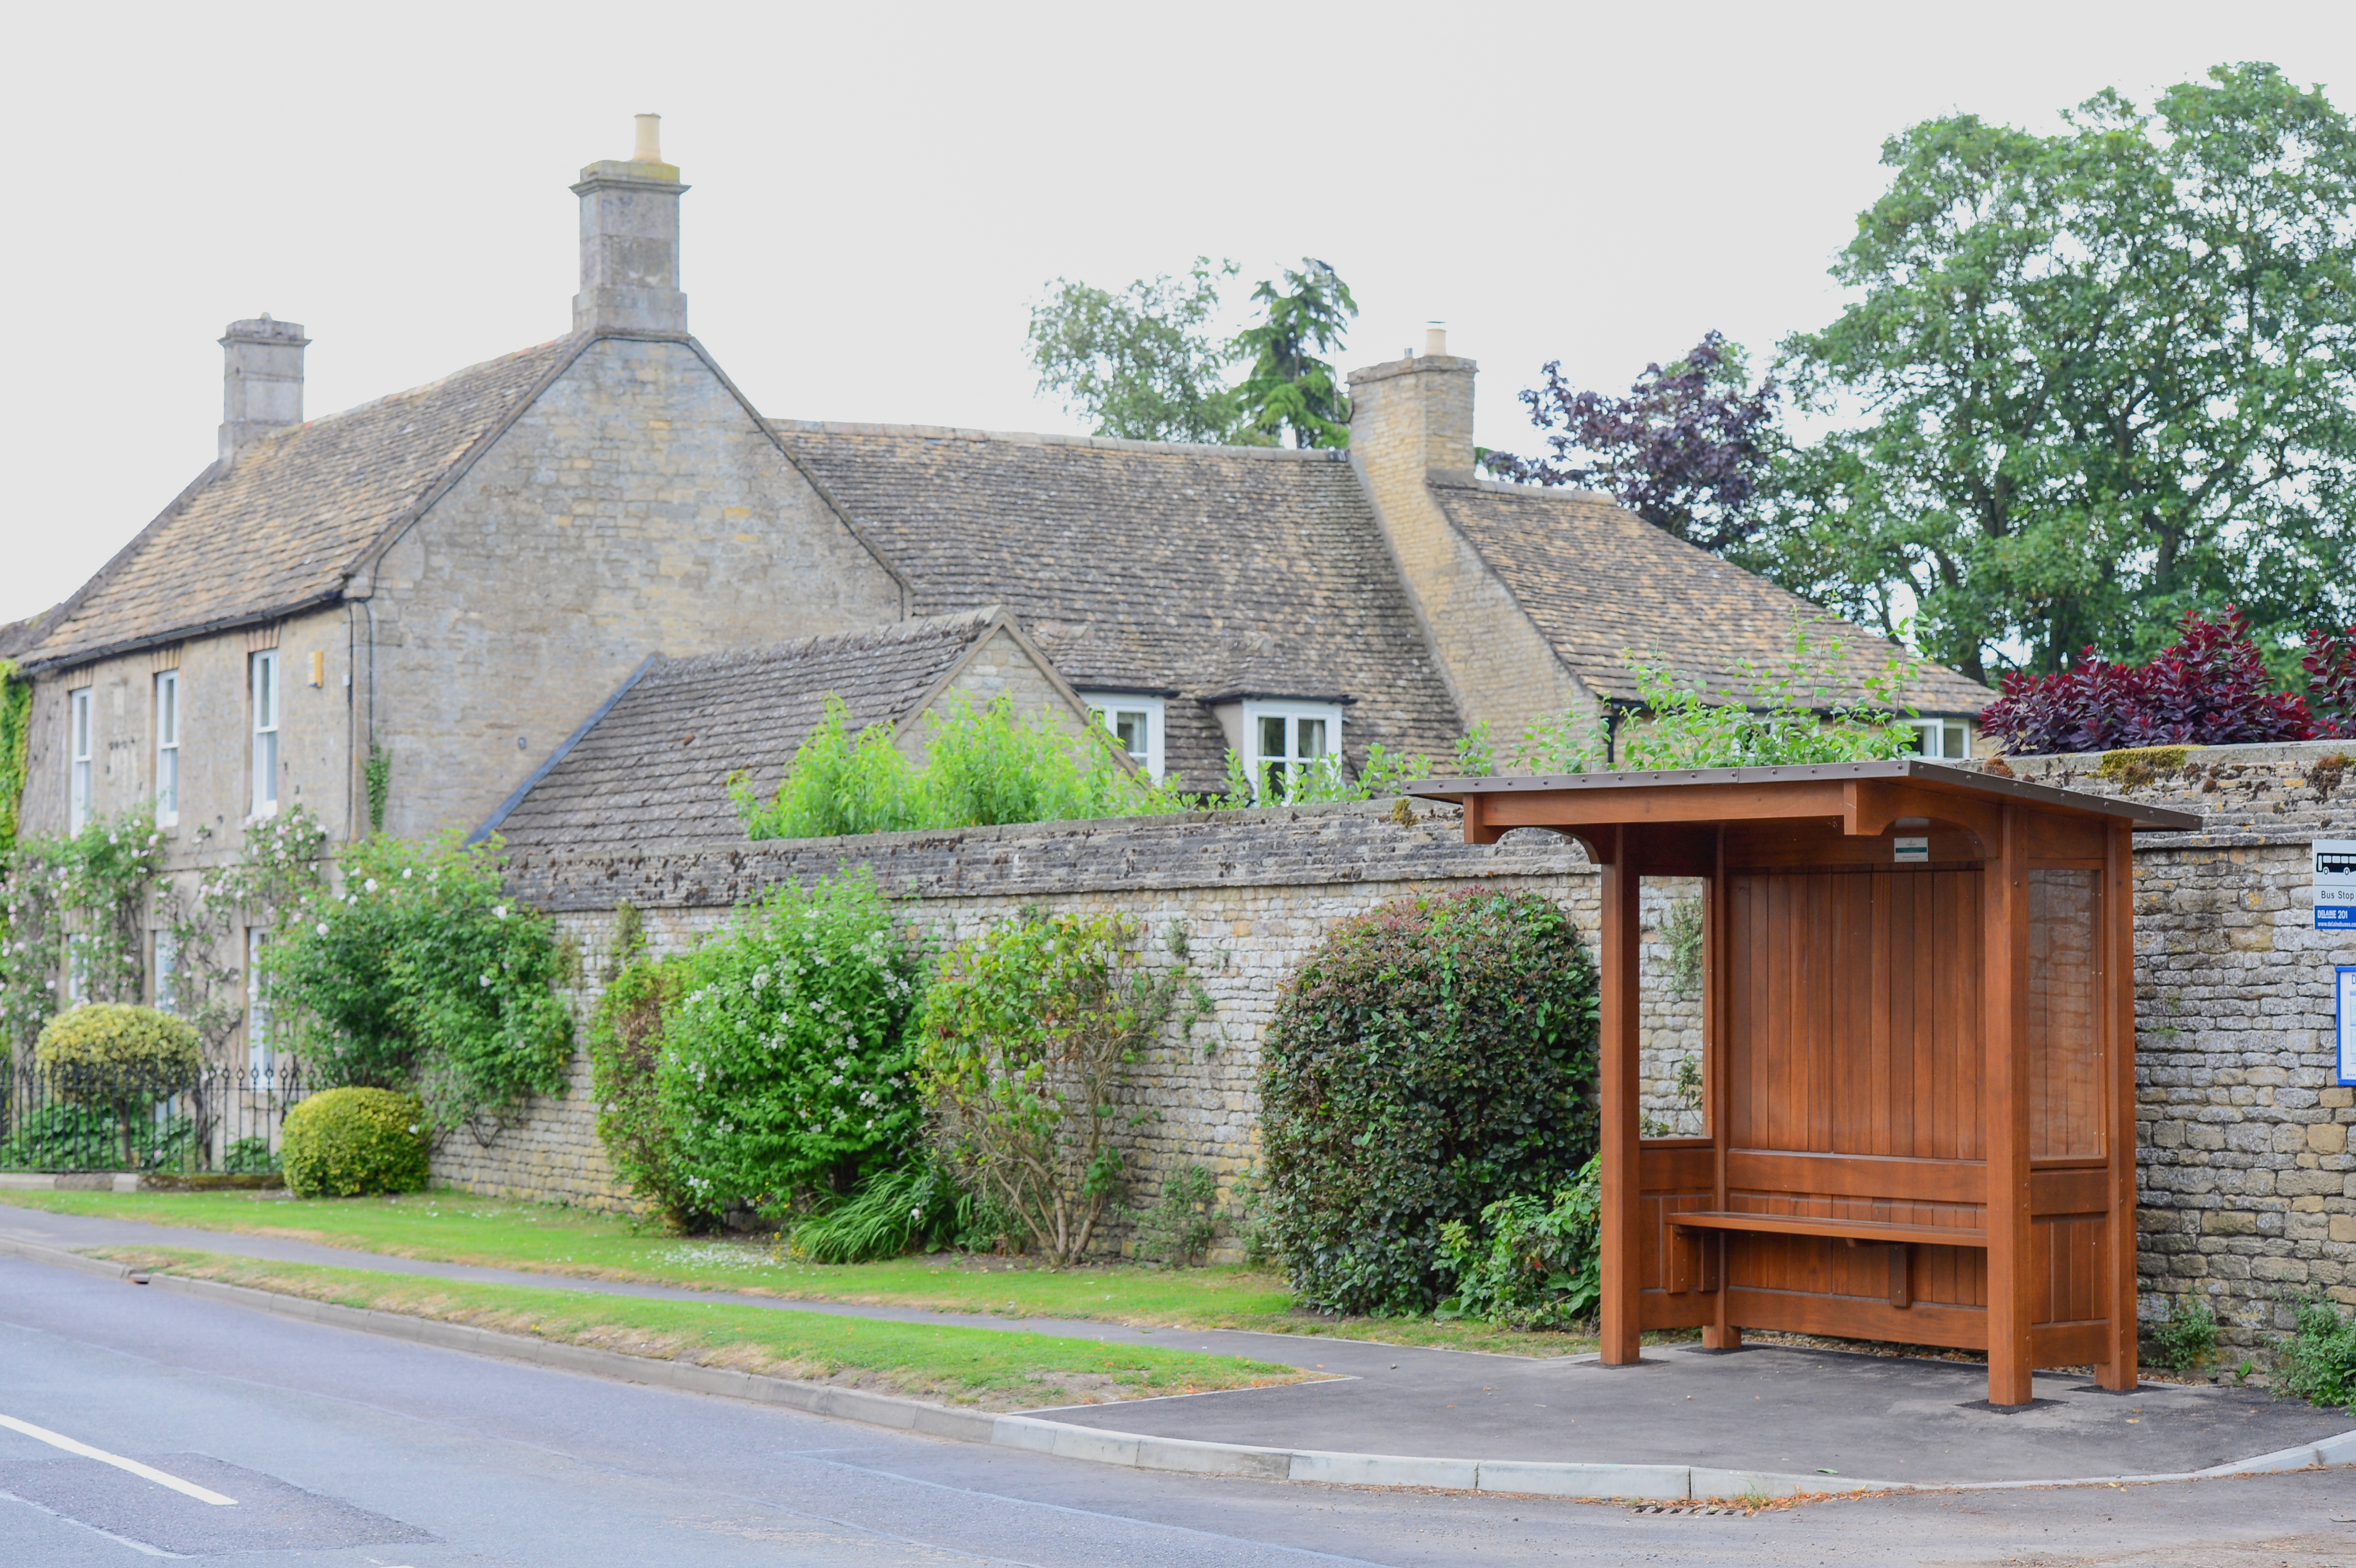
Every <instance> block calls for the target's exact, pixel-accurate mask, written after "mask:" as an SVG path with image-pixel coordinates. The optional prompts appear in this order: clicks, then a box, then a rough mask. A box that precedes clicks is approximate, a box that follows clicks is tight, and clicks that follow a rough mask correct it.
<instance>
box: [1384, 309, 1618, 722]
mask: <svg viewBox="0 0 2356 1568" xmlns="http://www.w3.org/2000/svg"><path fill="white" fill-rule="evenodd" d="M1479 369H1480V367H1479V366H1478V365H1476V364H1474V363H1473V362H1472V360H1470V359H1460V358H1456V357H1451V355H1450V354H1449V352H1448V328H1447V326H1446V325H1444V324H1442V323H1440V322H1436V321H1435V322H1433V323H1431V324H1430V326H1429V327H1427V328H1426V329H1425V332H1424V351H1423V352H1422V353H1421V354H1418V355H1412V356H1409V357H1405V358H1400V359H1394V360H1392V361H1390V362H1389V363H1388V364H1385V365H1375V366H1371V367H1369V368H1366V369H1364V370H1356V371H1353V372H1352V373H1351V376H1350V464H1351V466H1352V467H1354V468H1355V469H1356V470H1357V471H1358V477H1359V481H1360V483H1362V484H1363V485H1365V488H1366V495H1367V497H1368V498H1369V499H1370V500H1372V501H1373V503H1374V507H1375V516H1376V519H1377V520H1378V521H1379V522H1380V523H1381V524H1382V528H1383V535H1384V538H1385V539H1387V540H1388V541H1389V544H1390V547H1391V554H1392V556H1393V557H1394V558H1395V559H1396V560H1398V567H1399V575H1400V576H1401V577H1402V578H1403V579H1405V581H1406V583H1407V590H1408V598H1409V599H1410V600H1411V601H1412V602H1413V603H1414V605H1415V610H1416V614H1417V616H1418V618H1419V619H1420V620H1421V622H1422V623H1423V632H1424V637H1425V640H1426V641H1427V642H1428V643H1429V644H1430V647H1431V650H1432V652H1433V653H1434V654H1435V655H1436V656H1438V659H1439V663H1440V676H1441V678H1443V679H1444V680H1445V681H1446V682H1447V683H1448V688H1449V692H1450V694H1451V696H1453V697H1454V698H1455V699H1456V707H1457V711H1458V712H1459V713H1460V714H1462V716H1463V720H1464V722H1465V724H1466V725H1467V726H1468V727H1469V726H1471V725H1473V724H1479V723H1483V722H1485V723H1487V724H1488V725H1489V726H1490V735H1491V738H1492V740H1493V741H1498V742H1504V743H1505V744H1506V745H1507V746H1510V743H1511V742H1512V741H1514V740H1515V738H1517V737H1518V736H1520V735H1521V733H1522V732H1523V731H1524V730H1526V728H1527V727H1528V725H1529V723H1530V721H1531V720H1534V719H1538V718H1541V717H1544V718H1554V717H1557V716H1559V715H1560V714H1562V713H1563V712H1564V711H1565V710H1566V709H1569V708H1570V707H1572V706H1573V705H1579V706H1582V707H1587V706H1591V705H1592V701H1593V699H1592V698H1591V697H1590V696H1589V695H1588V694H1586V692H1585V691H1584V689H1583V688H1581V687H1580V684H1579V683H1578V682H1577V681H1576V680H1575V679H1574V678H1573V677H1572V676H1571V674H1570V672H1569V669H1568V668H1567V667H1565V666H1564V665H1563V663H1562V660H1561V658H1560V656H1558V654H1557V653H1556V652H1555V651H1554V647H1553V645H1552V644H1550V643H1549V642H1547V639H1546V636H1545V635H1544V634H1542V633H1541V632H1540V631H1539V630H1538V627H1537V623H1535V622H1534V621H1532V620H1531V619H1530V616H1529V614H1528V613H1527V612H1526V611H1525V610H1524V609H1523V608H1522V605H1521V603H1520V601H1518V600H1517V599H1516V598H1515V596H1514V593H1513V591H1512V589H1510V588H1509V587H1508V586H1506V584H1505V581H1504V580H1503V579H1502V578H1500V577H1499V576H1498V575H1497V573H1496V571H1495V570H1494V568H1493V567H1491V566H1490V565H1489V563H1488V562H1487V561H1486V560H1483V557H1482V555H1481V552H1480V551H1479V550H1478V549H1475V548H1474V547H1473V545H1472V540H1471V539H1468V538H1467V537H1466V536H1465V534H1464V532H1463V530H1462V528H1458V527H1457V525H1456V523H1455V521H1454V519H1452V518H1451V517H1450V516H1449V504H1450V502H1451V499H1453V500H1456V501H1458V502H1459V503H1460V504H1462V503H1467V502H1471V501H1472V500H1473V499H1474V498H1475V497H1476V496H1478V493H1479V490H1480V485H1481V480H1480V479H1479V477H1478V476H1477V475H1475V474H1474V473H1473V468H1472V382H1473V379H1474V377H1475V375H1476V374H1477V373H1478V371H1479Z"/></svg>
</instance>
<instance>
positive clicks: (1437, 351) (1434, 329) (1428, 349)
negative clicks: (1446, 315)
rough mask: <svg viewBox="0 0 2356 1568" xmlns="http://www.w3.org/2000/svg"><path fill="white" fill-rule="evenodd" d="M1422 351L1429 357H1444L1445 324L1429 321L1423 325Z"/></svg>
mask: <svg viewBox="0 0 2356 1568" xmlns="http://www.w3.org/2000/svg"><path fill="white" fill-rule="evenodd" d="M1423 351H1424V352H1425V353H1426V354H1431V355H1440V356H1445V355H1446V354H1447V352H1448V324H1447V323H1446V322H1444V321H1429V322H1426V323H1424V326H1423Z"/></svg>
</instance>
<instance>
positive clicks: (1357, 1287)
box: [1260, 891, 1598, 1316]
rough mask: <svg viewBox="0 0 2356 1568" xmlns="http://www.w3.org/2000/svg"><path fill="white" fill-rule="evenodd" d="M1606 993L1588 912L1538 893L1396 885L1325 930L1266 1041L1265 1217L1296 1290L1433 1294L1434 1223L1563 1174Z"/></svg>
mask: <svg viewBox="0 0 2356 1568" xmlns="http://www.w3.org/2000/svg"><path fill="white" fill-rule="evenodd" d="M1597 1006H1598V1000H1597V988H1596V977H1595V966H1594V965H1593V963H1592V961H1591V960H1590V958H1589V956H1588V954H1587V951H1586V949H1585V948H1584V947H1583V946H1581V945H1580V939H1579V933H1578V929H1577V927H1576V926H1574V925H1573V924H1572V923H1571V920H1570V917H1569V914H1568V913H1567V912H1565V911H1564V910H1563V909H1562V908H1561V907H1560V906H1558V905H1557V904H1555V903H1553V902H1551V901H1548V900H1547V899H1544V898H1541V897H1539V896H1537V895H1536V894H1532V893H1498V892H1488V891H1466V892H1461V893H1449V894H1430V895H1424V896H1419V897H1416V898H1410V899H1404V900H1399V901H1395V902H1392V903H1389V904H1387V905H1385V906H1384V907H1382V908H1381V909H1379V910H1376V911H1375V912H1371V913H1368V914H1365V915H1362V916H1359V917H1358V918H1356V919H1355V920H1350V921H1345V922H1344V923H1341V924H1339V925H1337V926H1335V927H1334V928H1333V931H1332V932H1331V933H1328V934H1327V936H1326V938H1325V940H1324V941H1323V943H1321V944H1319V945H1318V947H1317V949H1316V951H1315V952H1314V953H1312V955H1310V957H1309V959H1308V961H1307V962H1306V963H1304V964H1303V965H1301V968H1300V970H1299V971H1298V972H1296V973H1295V974H1294V975H1293V976H1292V977H1291V978H1290V980H1289V981H1288V982H1287V983H1286V985H1285V987H1284V989H1283V992H1282V994H1281V995H1280V997H1279V998H1278V1002H1277V1008H1276V1016H1275V1018H1274V1019H1273V1020H1272V1021H1271V1023H1270V1024H1269V1030H1268V1036H1267V1039H1266V1041H1265V1042H1264V1044H1263V1046H1262V1049H1261V1065H1260V1104H1261V1107H1262V1109H1261V1124H1260V1125H1261V1136H1262V1138H1263V1140H1264V1146H1265V1147H1266V1150H1267V1157H1268V1196H1267V1200H1266V1212H1267V1216H1268V1218H1267V1224H1268V1229H1269V1236H1270V1239H1271V1240H1272V1241H1273V1243H1274V1244H1275V1248H1276V1250H1277V1252H1278V1253H1280V1255H1281V1256H1282V1257H1283V1259H1284V1260H1285V1263H1286V1264H1287V1266H1288V1267H1289V1269H1290V1273H1291V1275H1292V1282H1293V1288H1294V1290H1295V1292H1296V1293H1297V1294H1298V1296H1300V1298H1301V1302H1302V1303H1303V1304H1304V1305H1306V1306H1309V1307H1314V1308H1316V1309H1317V1310H1319V1311H1323V1312H1332V1313H1344V1314H1352V1315H1356V1314H1374V1315H1377V1316H1384V1315H1399V1314H1408V1313H1417V1312H1422V1311H1426V1310H1429V1309H1430V1307H1431V1306H1432V1305H1433V1303H1435V1302H1436V1301H1438V1300H1439V1299H1440V1296H1442V1295H1443V1294H1444V1291H1443V1289H1442V1286H1443V1285H1444V1284H1445V1275H1444V1273H1443V1270H1442V1267H1441V1263H1440V1227H1441V1226H1442V1225H1444V1224H1446V1223H1447V1222H1448V1221H1451V1220H1452V1221H1464V1222H1469V1221H1473V1220H1474V1219H1476V1218H1477V1217H1478V1216H1479V1215H1480V1213H1481V1211H1483V1209H1485V1208H1486V1207H1488V1205H1490V1204H1492V1203H1494V1202H1496V1201H1498V1200H1501V1199H1505V1198H1508V1197H1511V1196H1513V1195H1515V1194H1517V1193H1526V1192H1532V1191H1540V1192H1543V1191H1550V1190H1553V1189H1555V1188H1557V1187H1558V1186H1559V1185H1561V1184H1563V1183H1565V1182H1568V1181H1569V1179H1571V1177H1572V1175H1573V1173H1575V1172H1576V1171H1577V1170H1578V1169H1579V1168H1580V1165H1581V1164H1583V1163H1584V1162H1585V1161H1586V1160H1587V1159H1588V1157H1590V1155H1591V1154H1592V1153H1593V1152H1594V1146H1595V1113H1594V1110H1593V1108H1592V1107H1591V1106H1590V1104H1589V1096H1590V1093H1592V1091H1593V1088H1594V1083H1595V1072H1596V1067H1595V1033H1596V1014H1597Z"/></svg>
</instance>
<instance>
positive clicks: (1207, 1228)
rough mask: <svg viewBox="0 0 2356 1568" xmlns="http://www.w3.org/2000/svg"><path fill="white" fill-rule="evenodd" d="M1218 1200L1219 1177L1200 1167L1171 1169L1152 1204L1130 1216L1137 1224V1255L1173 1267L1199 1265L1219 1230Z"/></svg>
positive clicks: (1209, 1249) (1207, 1253) (1191, 1166)
mask: <svg viewBox="0 0 2356 1568" xmlns="http://www.w3.org/2000/svg"><path fill="white" fill-rule="evenodd" d="M1218 1201H1219V1182H1218V1178H1216V1177H1215V1176H1213V1175H1212V1174H1211V1173H1210V1172H1209V1171H1208V1170H1205V1168H1203V1167H1201V1166H1199V1165H1190V1166H1188V1167H1187V1168H1185V1169H1183V1170H1181V1171H1175V1172H1173V1173H1172V1174H1171V1176H1170V1177H1169V1179H1167V1180H1165V1181H1163V1182H1162V1196H1161V1197H1160V1198H1159V1199H1157V1200H1155V1201H1154V1204H1153V1207H1152V1208H1151V1209H1147V1210H1143V1211H1140V1212H1137V1213H1135V1214H1132V1215H1130V1219H1131V1221H1134V1222H1135V1224H1136V1226H1137V1255H1138V1256H1139V1257H1141V1258H1144V1259H1147V1260H1149V1261H1150V1262H1153V1263H1162V1264H1170V1265H1171V1266H1172V1267H1173V1268H1190V1267H1194V1266H1196V1265H1199V1264H1201V1263H1202V1262H1203V1261H1204V1259H1205V1257H1207V1256H1208V1255H1209V1253H1210V1251H1211V1243H1212V1242H1213V1241H1214V1240H1215V1239H1216V1237H1217V1236H1218V1233H1219V1211H1218Z"/></svg>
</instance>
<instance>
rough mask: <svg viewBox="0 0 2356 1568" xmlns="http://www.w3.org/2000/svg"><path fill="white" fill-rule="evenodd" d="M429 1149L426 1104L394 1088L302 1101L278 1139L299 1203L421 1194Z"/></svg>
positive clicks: (345, 1092)
mask: <svg viewBox="0 0 2356 1568" xmlns="http://www.w3.org/2000/svg"><path fill="white" fill-rule="evenodd" d="M427 1148H428V1137H427V1134H426V1127H425V1105H424V1103H423V1101H422V1100H420V1099H419V1098H418V1097H417V1096H416V1095H414V1094H396V1093H393V1092H392V1091H391V1090H390V1089H362V1088H343V1089H328V1090H325V1091H323V1092H321V1093H316V1094H314V1095H312V1096H311V1097H310V1098H309V1099H307V1100H302V1101H298V1102H297V1103H296V1104H295V1108H294V1109H292V1110H290V1111H288V1112H287V1113H286V1125H285V1127H284V1131H283V1132H282V1134H281V1135H280V1138H279V1155H280V1157H281V1158H282V1159H283V1160H284V1164H285V1168H286V1185H287V1188H288V1189H290V1190H291V1191H293V1192H294V1194H295V1196H296V1197H297V1198H356V1197H359V1196H360V1195H361V1194H363V1193H369V1192H416V1191H420V1190H422V1189H423V1188H424V1186H425V1161H426V1152H427Z"/></svg>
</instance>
